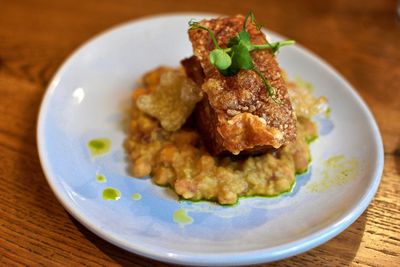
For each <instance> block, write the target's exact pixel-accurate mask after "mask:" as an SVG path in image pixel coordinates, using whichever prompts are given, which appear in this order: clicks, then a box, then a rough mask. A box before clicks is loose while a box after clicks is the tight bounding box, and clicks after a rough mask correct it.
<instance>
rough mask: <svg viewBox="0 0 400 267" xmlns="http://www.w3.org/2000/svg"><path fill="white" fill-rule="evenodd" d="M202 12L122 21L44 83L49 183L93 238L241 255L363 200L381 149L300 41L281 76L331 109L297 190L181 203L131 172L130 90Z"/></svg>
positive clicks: (226, 259)
mask: <svg viewBox="0 0 400 267" xmlns="http://www.w3.org/2000/svg"><path fill="white" fill-rule="evenodd" d="M206 17H210V15H205V14H172V15H164V16H158V17H151V18H147V19H142V20H138V21H136V22H131V23H126V24H124V25H121V26H119V27H115V28H113V29H111V30H109V31H107V32H105V33H103V34H101V35H99V36H97V37H95V38H94V39H92V40H90V41H89V42H87V43H86V44H85V45H84V46H82V47H81V48H80V49H78V50H77V51H76V52H75V53H74V54H73V55H72V56H70V57H69V59H68V60H67V61H66V62H65V63H64V64H63V66H62V67H61V68H60V70H59V71H58V72H57V74H56V75H55V77H54V78H53V80H52V82H51V83H50V85H49V88H48V89H47V92H46V95H45V97H44V99H43V103H42V106H41V110H40V115H39V121H38V147H39V154H40V159H41V163H42V166H43V169H44V172H45V174H46V176H47V179H48V182H49V184H50V186H51V188H52V189H53V191H54V193H55V194H56V196H57V198H58V199H59V201H60V202H61V203H62V204H63V206H64V207H65V208H66V209H67V210H68V212H70V213H71V214H72V215H73V216H74V217H75V218H76V219H77V220H79V221H80V222H81V223H82V224H84V225H85V226H86V227H87V228H89V229H90V230H91V231H93V232H94V233H96V234H97V235H99V236H100V237H102V238H104V239H106V240H108V241H110V242H111V243H113V244H115V245H117V246H119V247H121V248H124V249H126V250H128V251H131V252H134V253H137V254H140V255H143V256H146V257H150V258H154V259H157V260H161V261H166V262H173V263H181V264H192V265H243V264H251V263H261V262H268V261H274V260H279V259H282V258H285V257H289V256H292V255H295V254H298V253H301V252H304V251H306V250H309V249H311V248H313V247H315V246H317V245H319V244H322V243H323V242H325V241H327V240H329V239H330V238H332V237H334V236H335V235H337V234H338V233H340V232H341V231H343V230H344V229H345V228H346V227H348V226H349V225H350V224H351V223H352V222H354V220H356V219H357V218H358V217H359V216H360V214H361V213H362V212H363V211H364V210H365V209H366V207H367V206H368V204H369V202H370V201H371V199H372V198H373V196H374V194H375V192H376V190H377V187H378V185H379V182H380V177H381V174H382V167H383V148H382V141H381V137H380V134H379V131H378V128H377V125H376V123H375V121H374V119H373V117H372V115H371V113H370V112H369V110H368V108H367V107H366V105H365V104H364V102H363V101H362V100H361V98H360V97H359V96H358V95H357V94H356V93H355V91H354V89H352V87H351V86H350V85H349V84H348V83H347V82H346V81H345V80H344V79H343V78H342V77H341V76H340V75H339V74H338V73H337V72H336V71H335V70H333V69H332V68H331V67H329V66H328V65H327V64H326V63H324V62H323V61H322V60H321V59H319V58H318V57H316V56H315V55H313V54H311V53H310V52H308V51H306V50H305V49H303V48H301V47H300V46H298V45H296V46H293V47H285V49H283V50H282V52H281V53H280V54H279V55H278V59H279V62H280V65H281V66H282V67H283V68H284V69H285V70H286V72H287V73H288V75H289V77H301V78H302V79H304V80H306V81H309V82H311V83H312V84H313V85H314V87H315V91H314V93H315V94H316V95H323V96H326V97H327V99H328V101H329V103H330V106H331V109H332V112H331V114H330V117H329V118H324V117H320V118H317V121H318V125H319V129H320V138H319V139H318V140H317V141H315V142H314V143H313V144H312V145H311V150H312V157H313V162H312V165H311V168H310V169H309V171H308V172H307V173H306V174H303V175H301V176H299V177H298V180H297V184H296V186H295V188H294V190H293V192H291V193H289V194H287V195H284V196H281V197H277V198H247V199H242V200H240V203H239V204H238V205H235V206H232V207H223V206H218V205H215V204H212V203H207V202H199V203H191V202H187V201H183V202H180V201H178V200H177V198H176V196H175V195H174V194H173V193H171V191H170V190H169V189H166V188H162V187H158V186H156V185H153V184H152V183H151V181H150V180H149V179H135V178H132V177H130V175H129V174H128V172H127V165H128V164H127V161H126V157H125V150H124V148H123V140H124V138H125V137H126V132H125V126H124V125H126V119H127V117H126V116H127V114H129V106H130V95H131V92H132V89H133V88H134V87H135V83H136V81H137V80H138V78H139V77H140V76H141V75H142V74H143V73H145V72H146V71H148V70H150V69H152V68H155V67H157V66H159V65H170V66H178V65H179V61H180V60H181V59H182V58H184V57H188V56H190V55H191V54H192V52H191V44H190V42H189V41H188V37H187V27H188V26H187V22H188V21H189V20H190V19H191V18H198V19H200V18H206ZM267 33H268V34H269V36H270V37H271V39H273V40H274V39H275V40H276V39H281V37H280V36H278V35H276V34H274V33H272V32H269V31H267ZM98 138H106V139H108V140H110V142H111V146H110V149H109V151H107V153H105V154H102V155H99V156H97V157H95V158H93V157H91V155H90V150H89V149H88V146H87V144H88V142H89V141H90V140H92V139H98ZM98 175H102V176H104V177H105V180H104V179H103V180H99V179H96V176H98ZM109 187H111V188H115V189H117V190H119V192H120V194H121V195H120V198H119V199H118V200H115V201H112V200H104V199H103V197H102V194H103V191H104V189H106V188H109ZM116 198H118V196H116Z"/></svg>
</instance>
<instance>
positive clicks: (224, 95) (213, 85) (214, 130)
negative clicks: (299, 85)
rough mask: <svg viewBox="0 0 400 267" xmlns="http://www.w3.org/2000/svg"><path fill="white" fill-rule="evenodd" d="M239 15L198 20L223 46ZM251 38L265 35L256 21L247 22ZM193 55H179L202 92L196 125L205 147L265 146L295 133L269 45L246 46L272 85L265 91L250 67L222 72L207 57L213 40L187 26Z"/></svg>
mask: <svg viewBox="0 0 400 267" xmlns="http://www.w3.org/2000/svg"><path fill="white" fill-rule="evenodd" d="M243 23H244V17H243V16H241V15H237V16H235V17H229V18H217V19H211V20H203V21H201V22H200V24H201V25H202V26H205V27H208V28H209V29H211V30H212V31H213V32H214V34H215V36H216V39H217V41H218V44H219V45H220V46H221V47H222V48H225V47H227V45H228V42H229V40H230V39H231V38H232V37H234V36H236V35H237V34H238V32H240V31H241V30H242V28H243ZM247 30H248V32H249V33H250V37H251V42H252V43H253V44H265V43H266V38H265V36H264V34H263V33H262V32H261V31H259V30H258V29H257V28H256V26H254V25H253V24H250V23H248V25H247ZM189 38H190V41H191V42H192V45H193V52H194V56H193V57H192V58H189V59H186V60H183V61H182V65H183V66H184V68H185V70H186V73H187V75H188V76H189V77H191V78H192V79H193V80H194V81H195V82H196V83H198V84H199V85H201V88H202V91H203V92H204V98H203V100H202V101H201V102H200V103H198V104H197V106H196V109H195V115H196V119H197V125H198V127H199V130H200V132H201V133H202V135H203V138H204V139H205V141H206V144H207V146H208V149H209V150H210V152H211V153H212V154H214V155H219V154H222V153H226V152H229V153H233V154H239V153H243V154H244V153H252V152H264V151H266V150H268V149H271V148H280V147H281V146H283V145H286V144H288V143H290V142H292V141H293V140H294V139H295V138H296V116H295V113H294V111H293V108H292V105H291V103H290V100H289V96H288V92H287V89H286V83H285V81H284V79H283V77H282V73H281V70H280V68H279V66H278V63H277V62H276V58H275V56H274V54H273V53H272V51H271V50H270V49H264V50H254V51H252V52H251V56H252V58H253V63H254V65H255V66H256V67H257V68H258V69H259V70H260V71H261V72H262V74H263V75H264V76H265V77H266V79H267V80H268V82H269V83H270V84H271V85H272V87H273V88H274V90H275V93H274V97H272V96H270V95H269V94H268V91H267V88H266V87H265V85H264V83H263V81H262V79H261V78H260V77H259V76H258V75H257V74H256V73H255V72H254V71H252V70H240V71H239V72H238V73H237V74H235V75H233V76H224V75H222V74H221V73H220V72H219V71H218V70H217V69H216V68H215V67H214V66H213V65H212V64H211V63H210V60H209V56H208V55H209V53H210V51H211V50H213V49H214V44H213V42H212V40H211V38H210V36H209V34H208V32H207V31H205V30H202V29H191V30H189Z"/></svg>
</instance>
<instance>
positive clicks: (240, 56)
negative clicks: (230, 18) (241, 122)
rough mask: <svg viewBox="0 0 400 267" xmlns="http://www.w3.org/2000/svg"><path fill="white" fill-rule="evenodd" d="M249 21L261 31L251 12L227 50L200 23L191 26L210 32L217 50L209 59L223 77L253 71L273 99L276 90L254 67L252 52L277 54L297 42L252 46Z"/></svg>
mask: <svg viewBox="0 0 400 267" xmlns="http://www.w3.org/2000/svg"><path fill="white" fill-rule="evenodd" d="M249 20H250V24H254V25H255V26H256V27H257V30H260V29H261V25H260V24H257V23H256V19H255V17H254V14H253V13H252V12H249V13H248V14H247V16H246V18H245V19H244V24H243V30H242V31H240V32H239V33H238V34H237V35H236V36H235V37H233V38H231V39H230V40H229V42H228V46H227V48H221V47H220V46H219V44H218V42H217V39H216V38H215V35H214V33H213V31H211V30H210V29H209V28H207V27H205V26H202V25H200V24H199V22H196V21H194V20H191V21H189V26H190V30H193V29H202V30H206V31H207V32H208V34H209V35H210V37H211V40H212V41H213V43H214V46H215V48H214V49H213V50H212V51H211V52H210V54H209V59H210V62H211V64H212V65H214V66H215V67H216V68H217V69H218V70H219V72H220V73H221V74H222V75H224V76H232V75H235V74H236V73H238V72H239V71H240V70H252V71H254V72H255V73H256V74H257V75H258V76H260V78H261V80H262V81H263V83H264V86H265V88H266V90H267V91H268V94H269V96H271V97H273V96H274V94H275V89H274V88H273V87H272V85H271V84H270V83H269V82H268V80H267V78H266V77H265V76H264V74H263V73H262V72H261V71H260V70H259V69H258V68H257V67H256V66H255V65H254V63H253V59H252V57H251V54H250V52H251V51H253V50H261V49H271V51H272V53H274V54H276V53H277V52H278V51H279V49H280V48H281V47H282V46H285V45H292V44H294V43H295V41H293V40H286V41H280V42H274V43H266V44H262V45H255V44H252V43H251V40H250V34H249V32H248V31H247V22H248V21H249Z"/></svg>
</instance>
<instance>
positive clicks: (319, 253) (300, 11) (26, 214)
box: [0, 0, 400, 266]
mask: <svg viewBox="0 0 400 267" xmlns="http://www.w3.org/2000/svg"><path fill="white" fill-rule="evenodd" d="M396 2H397V1H395V0H371V1H362V0H359V1H346V0H343V1H339V0H338V1H319V0H314V1H307V0H304V1H278V0H277V1H211V0H203V1H193V2H189V1H183V0H181V1H169V2H167V1H163V0H157V1H149V0H135V1H127V0H121V1H95V0H90V1H86V0H85V1H70V0H63V1H51V0H47V1H23V0H10V1H7V0H0V190H1V191H0V192H1V193H0V262H1V265H7V266H8V265H34V264H41V265H46V266H48V265H66V266H76V265H78V264H79V265H132V266H143V265H146V266H150V265H158V266H163V265H164V264H163V263H156V262H154V261H151V260H148V259H144V258H141V257H139V256H136V255H133V254H130V253H128V252H125V251H124V250H122V249H120V248H118V247H115V246H113V245H111V244H109V243H108V242H106V241H104V240H102V239H100V238H99V237H97V236H95V235H94V234H92V233H91V232H89V231H88V230H87V229H86V228H84V227H83V226H82V225H81V224H80V223H79V222H77V221H76V220H74V219H73V218H72V217H71V216H69V215H68V213H67V212H66V211H65V210H64V209H63V207H62V206H61V205H60V203H59V202H58V201H57V200H56V198H55V197H54V195H53V193H52V191H51V190H50V187H49V186H48V184H47V182H46V179H45V177H44V174H43V171H42V169H41V166H40V163H39V158H38V153H37V148H36V140H35V137H36V134H35V131H36V120H37V113H38V110H39V106H40V101H41V98H42V96H43V94H44V92H45V90H46V86H47V84H48V82H49V80H50V79H51V77H52V75H53V74H54V73H55V71H56V70H57V68H58V67H59V66H60V64H61V63H62V62H63V61H64V60H65V58H66V57H67V56H68V55H69V54H70V53H71V52H72V51H73V50H74V49H75V48H76V47H77V46H79V45H80V44H81V43H82V42H84V41H86V40H88V39H89V38H90V37H92V36H93V35H94V34H97V33H99V32H101V31H103V30H105V29H107V28H109V27H111V26H114V25H116V24H118V23H121V22H124V21H128V20H132V19H136V18H138V17H143V16H147V15H152V14H156V13H162V12H177V11H183V12H184V11H201V12H216V13H223V14H236V13H246V12H247V11H248V10H254V11H255V13H256V16H257V18H258V20H259V21H260V22H262V23H263V24H264V25H266V26H267V27H268V28H269V29H271V30H274V31H276V32H279V33H281V34H284V35H286V36H288V37H290V38H293V39H295V40H297V41H298V42H299V43H300V44H302V45H304V46H305V47H307V48H309V49H310V50H312V51H314V52H315V53H316V54H318V55H319V56H321V57H322V58H324V59H326V60H327V61H328V62H329V63H330V64H332V65H333V66H334V67H335V68H336V69H337V70H339V72H341V73H342V74H343V75H344V76H345V77H346V78H347V79H348V80H349V81H350V83H352V84H353V85H354V87H355V88H356V89H357V90H358V92H359V93H360V94H361V96H362V97H363V98H364V100H365V101H366V102H367V104H368V105H369V107H370V108H371V110H372V112H373V114H374V115H375V118H376V119H377V121H378V124H379V127H380V130H381V133H382V136H383V142H384V147H385V167H384V173H383V177H382V183H381V185H380V187H379V191H378V193H377V195H376V197H375V199H374V200H373V201H372V203H371V205H370V206H369V208H368V210H367V211H365V212H364V214H363V215H362V216H361V217H360V218H359V219H358V220H357V221H356V222H355V223H354V224H353V225H351V226H350V227H349V228H348V229H347V230H345V231H344V232H343V233H342V234H340V235H339V236H337V237H336V238H334V239H333V240H331V241H329V242H328V243H326V244H324V245H322V246H320V247H318V248H315V249H313V250H311V251H309V252H307V253H304V254H302V255H298V256H295V257H292V258H290V259H286V260H283V261H280V262H276V263H274V264H272V265H273V266H307V265H309V266H322V265H325V266H327V265H332V266H338V265H354V266H396V265H397V266H400V198H399V195H400V176H399V172H400V21H399V19H398V18H397V17H396V13H395V10H396V8H395V6H396Z"/></svg>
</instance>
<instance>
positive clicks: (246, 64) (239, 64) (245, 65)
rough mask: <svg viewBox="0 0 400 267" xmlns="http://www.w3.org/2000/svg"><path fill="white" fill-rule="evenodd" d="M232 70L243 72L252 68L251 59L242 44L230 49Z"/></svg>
mask: <svg viewBox="0 0 400 267" xmlns="http://www.w3.org/2000/svg"><path fill="white" fill-rule="evenodd" d="M232 68H235V69H245V70H250V69H252V68H253V59H252V57H251V55H250V51H249V50H248V49H247V47H246V46H245V45H244V44H242V42H240V43H239V44H238V45H235V46H234V47H232Z"/></svg>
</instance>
